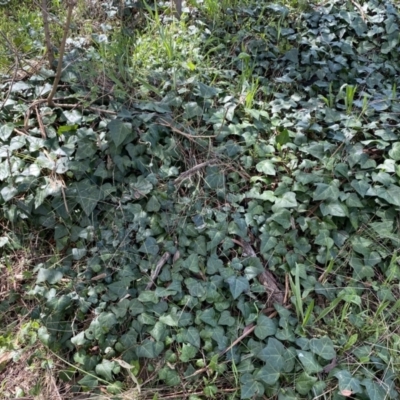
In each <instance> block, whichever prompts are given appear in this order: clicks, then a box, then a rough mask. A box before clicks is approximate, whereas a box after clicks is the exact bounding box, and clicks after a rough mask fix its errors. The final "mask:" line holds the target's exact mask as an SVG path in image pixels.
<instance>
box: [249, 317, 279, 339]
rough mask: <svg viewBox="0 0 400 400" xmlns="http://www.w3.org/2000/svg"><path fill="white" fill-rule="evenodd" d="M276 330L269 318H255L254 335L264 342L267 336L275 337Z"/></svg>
mask: <svg viewBox="0 0 400 400" xmlns="http://www.w3.org/2000/svg"><path fill="white" fill-rule="evenodd" d="M276 329H277V328H276V325H275V323H274V321H273V320H272V319H271V318H268V317H267V316H265V315H264V314H260V315H259V316H258V318H257V326H256V329H255V330H254V333H255V335H256V336H257V337H258V338H259V339H261V340H264V339H265V338H266V337H268V336H273V335H275V333H276Z"/></svg>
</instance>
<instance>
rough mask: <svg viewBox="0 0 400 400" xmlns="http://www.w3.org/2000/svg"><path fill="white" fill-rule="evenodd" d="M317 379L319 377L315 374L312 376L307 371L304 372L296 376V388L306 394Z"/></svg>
mask: <svg viewBox="0 0 400 400" xmlns="http://www.w3.org/2000/svg"><path fill="white" fill-rule="evenodd" d="M317 380H318V378H316V377H315V376H310V375H308V374H307V373H306V372H302V373H301V374H300V375H299V376H298V377H297V378H296V390H297V391H298V392H299V393H300V394H301V395H303V396H304V395H306V394H307V393H308V392H310V391H311V389H312V387H313V386H314V383H315V382H317Z"/></svg>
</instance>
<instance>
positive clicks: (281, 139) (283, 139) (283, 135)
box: [275, 129, 290, 146]
mask: <svg viewBox="0 0 400 400" xmlns="http://www.w3.org/2000/svg"><path fill="white" fill-rule="evenodd" d="M275 141H276V143H279V144H280V145H281V146H283V145H284V144H286V143H288V142H289V141H290V137H289V131H288V130H287V129H282V131H281V132H280V133H279V134H278V135H276V137H275Z"/></svg>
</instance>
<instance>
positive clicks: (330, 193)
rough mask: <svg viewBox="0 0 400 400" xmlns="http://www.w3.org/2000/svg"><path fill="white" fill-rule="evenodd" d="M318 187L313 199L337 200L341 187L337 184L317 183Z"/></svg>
mask: <svg viewBox="0 0 400 400" xmlns="http://www.w3.org/2000/svg"><path fill="white" fill-rule="evenodd" d="M316 186H317V189H316V190H315V192H314V196H313V200H314V201H320V200H330V201H335V200H337V198H338V197H339V189H338V188H337V186H335V185H327V184H326V183H317V184H316Z"/></svg>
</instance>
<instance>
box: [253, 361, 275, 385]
mask: <svg viewBox="0 0 400 400" xmlns="http://www.w3.org/2000/svg"><path fill="white" fill-rule="evenodd" d="M280 375H281V371H280V370H279V369H278V368H276V366H274V365H273V364H272V363H270V362H267V363H266V364H265V365H264V366H263V367H262V368H260V369H259V370H258V371H257V372H256V374H255V378H256V379H258V380H261V381H263V382H264V383H265V384H266V385H274V384H275V383H276V382H278V379H279V377H280Z"/></svg>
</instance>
